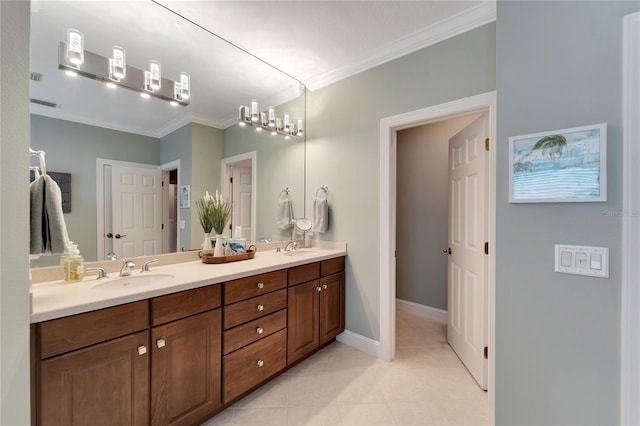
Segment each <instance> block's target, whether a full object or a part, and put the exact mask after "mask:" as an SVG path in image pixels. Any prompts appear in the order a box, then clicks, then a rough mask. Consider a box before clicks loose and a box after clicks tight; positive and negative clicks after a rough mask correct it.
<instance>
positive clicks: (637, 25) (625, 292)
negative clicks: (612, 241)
mask: <svg viewBox="0 0 640 426" xmlns="http://www.w3.org/2000/svg"><path fill="white" fill-rule="evenodd" d="M623 25H624V37H623V40H624V42H623V43H624V46H623V55H624V56H623V57H624V63H623V91H622V93H623V138H622V140H623V142H622V145H623V154H622V159H623V160H622V161H623V166H622V170H623V171H622V194H623V195H622V212H621V214H622V291H621V324H620V331H621V342H620V346H621V347H620V355H621V360H620V424H621V425H629V426H631V425H640V405H639V404H638V401H640V264H639V263H638V258H640V170H639V169H638V164H640V12H636V13H633V14H631V15H627V16H625V17H624V24H623Z"/></svg>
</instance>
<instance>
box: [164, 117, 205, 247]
mask: <svg viewBox="0 0 640 426" xmlns="http://www.w3.org/2000/svg"><path fill="white" fill-rule="evenodd" d="M191 135H192V131H191V124H186V125H184V126H182V127H180V128H179V129H178V130H175V131H173V132H171V133H169V134H168V135H166V136H164V137H162V138H160V164H165V163H169V162H171V161H175V160H180V176H178V183H179V184H180V186H182V185H191V173H192V155H191V153H192V148H191ZM191 203H192V204H193V198H192V202H191ZM178 210H179V211H178V215H179V216H180V217H179V220H184V221H185V228H184V229H180V224H178V235H179V237H180V241H179V244H180V245H179V246H178V250H181V249H185V250H188V249H190V248H191V209H181V208H178ZM196 224H197V222H196ZM197 242H198V243H199V241H197Z"/></svg>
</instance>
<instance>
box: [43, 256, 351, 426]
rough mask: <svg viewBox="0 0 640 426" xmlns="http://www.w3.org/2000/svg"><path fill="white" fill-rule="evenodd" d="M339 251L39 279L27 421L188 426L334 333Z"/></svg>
mask: <svg viewBox="0 0 640 426" xmlns="http://www.w3.org/2000/svg"><path fill="white" fill-rule="evenodd" d="M346 254H347V253H346V245H345V244H339V243H328V244H325V245H324V246H320V247H313V248H312V249H308V250H307V249H302V250H298V251H297V252H295V253H276V252H275V251H274V250H268V251H266V250H265V251H259V252H258V253H256V256H255V258H254V259H251V260H248V261H241V262H233V263H227V264H216V265H208V264H204V263H202V262H200V260H199V259H198V257H197V254H194V253H185V254H177V255H168V257H167V258H166V259H165V258H164V256H163V259H161V261H160V262H159V263H156V264H154V265H151V268H150V269H151V271H149V272H144V273H142V272H140V269H139V268H140V267H141V266H142V263H141V264H140V265H139V266H138V269H135V270H134V271H133V272H132V274H131V276H129V277H118V273H117V272H115V273H114V272H109V271H107V272H108V273H109V274H110V275H111V277H112V278H108V279H101V280H96V279H94V278H93V277H92V276H85V279H84V280H83V281H82V282H78V283H64V282H62V281H60V280H56V281H43V279H46V278H40V279H39V281H43V282H40V283H34V284H32V289H31V296H32V315H31V323H32V324H31V362H32V399H33V401H32V407H33V408H32V410H33V413H32V419H34V421H33V422H34V423H35V424H38V425H86V424H91V425H116V424H117V425H198V424H200V423H201V422H203V421H204V420H206V419H207V418H210V417H212V416H214V415H215V414H216V413H218V412H220V411H222V410H223V409H224V408H226V407H228V406H229V405H231V404H233V403H234V402H235V401H237V400H238V399H240V398H241V397H243V396H244V395H246V394H247V393H249V392H251V391H252V390H254V389H256V388H257V387H259V386H260V385H262V384H264V383H265V382H267V381H269V380H270V379H272V378H273V377H275V376H277V375H278V374H280V373H282V372H283V371H285V370H286V369H287V368H289V367H291V366H293V365H295V364H296V363H298V362H300V361H301V360H302V359H304V358H306V357H307V356H309V355H310V354H312V353H314V352H315V351H317V350H318V349H320V348H321V347H323V346H324V345H326V344H328V343H329V342H331V341H332V340H333V339H334V338H335V337H336V336H337V335H338V334H339V333H341V332H342V331H344V294H345V288H344V286H345V278H344V268H345V256H346ZM171 256H173V257H174V260H171ZM176 258H179V260H177V261H178V262H179V263H170V262H172V261H176V260H175V259H176ZM144 260H145V259H142V261H144ZM147 260H148V259H147ZM136 261H138V260H136ZM104 265H106V266H111V269H112V270H113V268H117V267H118V265H119V262H114V264H113V265H110V264H107V263H105V262H103V266H104ZM35 281H38V278H37V277H34V282H35Z"/></svg>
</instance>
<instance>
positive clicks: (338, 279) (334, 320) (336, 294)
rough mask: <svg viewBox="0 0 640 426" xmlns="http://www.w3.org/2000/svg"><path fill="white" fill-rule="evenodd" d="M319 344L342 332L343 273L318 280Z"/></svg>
mask: <svg viewBox="0 0 640 426" xmlns="http://www.w3.org/2000/svg"><path fill="white" fill-rule="evenodd" d="M320 287H321V288H322V290H321V291H320V344H321V345H323V344H325V343H326V342H328V341H330V340H331V339H333V338H334V337H336V336H337V335H338V334H340V333H342V332H343V331H344V273H341V274H335V275H330V276H328V277H324V278H322V279H321V280H320Z"/></svg>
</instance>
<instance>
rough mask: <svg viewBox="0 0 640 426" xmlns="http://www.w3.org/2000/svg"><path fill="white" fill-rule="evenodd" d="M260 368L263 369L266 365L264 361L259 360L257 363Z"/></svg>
mask: <svg viewBox="0 0 640 426" xmlns="http://www.w3.org/2000/svg"><path fill="white" fill-rule="evenodd" d="M257 365H258V367H262V366H263V365H264V361H263V360H261V359H259V360H258V362H257Z"/></svg>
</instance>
